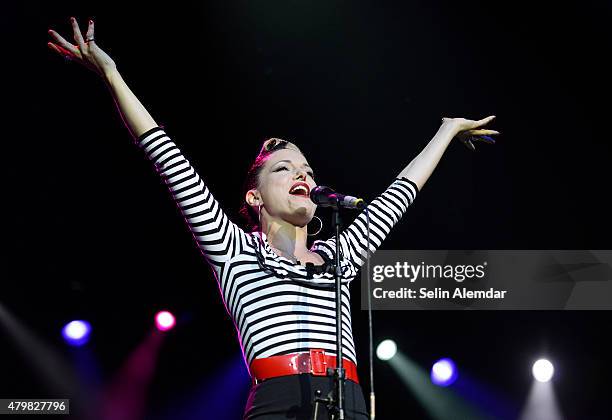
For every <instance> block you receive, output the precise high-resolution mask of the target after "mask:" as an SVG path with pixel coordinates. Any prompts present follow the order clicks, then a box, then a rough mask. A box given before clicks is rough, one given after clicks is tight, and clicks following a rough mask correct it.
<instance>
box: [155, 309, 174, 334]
mask: <svg viewBox="0 0 612 420" xmlns="http://www.w3.org/2000/svg"><path fill="white" fill-rule="evenodd" d="M175 324H176V320H175V319H174V315H172V314H171V313H170V312H168V311H160V312H158V313H157V315H155V326H156V327H157V329H158V330H160V331H168V330H171V329H172V328H173V327H174V325H175Z"/></svg>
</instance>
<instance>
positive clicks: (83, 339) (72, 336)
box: [62, 320, 91, 346]
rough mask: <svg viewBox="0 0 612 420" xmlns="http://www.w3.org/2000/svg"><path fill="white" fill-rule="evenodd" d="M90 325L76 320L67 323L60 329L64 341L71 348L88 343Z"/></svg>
mask: <svg viewBox="0 0 612 420" xmlns="http://www.w3.org/2000/svg"><path fill="white" fill-rule="evenodd" d="M90 333H91V325H89V322H87V321H82V320H76V321H71V322H69V323H67V324H66V325H65V326H64V328H63V329H62V335H63V336H64V340H66V342H67V343H68V344H70V345H72V346H82V345H83V344H85V343H87V342H88V341H89V334H90Z"/></svg>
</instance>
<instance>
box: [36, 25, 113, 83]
mask: <svg viewBox="0 0 612 420" xmlns="http://www.w3.org/2000/svg"><path fill="white" fill-rule="evenodd" d="M70 22H71V23H72V30H73V36H74V40H75V42H76V43H77V45H73V44H71V43H69V42H68V41H66V40H65V39H64V38H63V37H62V36H61V35H60V34H58V33H57V32H55V31H54V30H52V29H49V35H51V36H52V37H53V39H54V40H55V41H56V44H54V43H53V42H49V43H47V45H48V46H49V48H51V49H52V50H54V51H56V52H57V53H58V54H60V55H61V56H62V57H64V58H66V59H67V60H72V61H76V62H77V63H79V64H82V65H84V66H85V67H87V68H88V69H90V70H92V71H94V72H95V73H96V74H98V75H99V76H102V77H103V76H105V75H107V74H109V73H110V72H112V71H114V70H116V68H117V66H116V65H115V62H114V61H113V59H112V58H110V56H109V55H108V54H106V53H105V52H104V51H102V49H101V48H100V47H98V45H97V44H96V42H95V41H94V40H93V38H94V22H93V20H90V21H89V26H88V27H87V34H86V35H85V39H83V35H82V34H81V30H80V28H79V24H78V23H77V21H76V19H75V18H73V17H71V18H70ZM88 40H89V41H88Z"/></svg>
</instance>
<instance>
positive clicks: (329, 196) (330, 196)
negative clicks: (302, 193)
mask: <svg viewBox="0 0 612 420" xmlns="http://www.w3.org/2000/svg"><path fill="white" fill-rule="evenodd" d="M310 199H311V200H312V201H314V203H315V204H317V205H319V206H322V207H333V208H336V209H338V208H340V207H343V208H345V209H359V210H361V209H364V208H365V206H366V202H365V201H363V199H361V198H357V197H352V196H350V195H342V194H339V193H337V192H335V191H334V190H332V189H331V188H329V187H325V186H323V185H319V186H316V187H314V188H313V189H312V190H311V191H310Z"/></svg>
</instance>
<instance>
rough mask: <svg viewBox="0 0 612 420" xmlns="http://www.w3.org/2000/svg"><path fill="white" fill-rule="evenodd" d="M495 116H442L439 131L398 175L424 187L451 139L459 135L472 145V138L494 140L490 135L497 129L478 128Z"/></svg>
mask: <svg viewBox="0 0 612 420" xmlns="http://www.w3.org/2000/svg"><path fill="white" fill-rule="evenodd" d="M493 118H495V116H494V115H493V116H490V117H487V118H483V119H482V120H478V121H473V120H466V119H465V118H442V125H441V126H440V128H439V129H438V132H437V133H436V134H435V135H434V136H433V138H432V139H431V140H430V141H429V143H428V144H427V146H425V148H424V149H423V150H422V151H421V153H419V154H418V156H417V157H415V158H414V159H413V160H412V161H411V162H410V163H409V164H408V165H407V166H406V167H405V168H404V169H403V170H402V171H401V172H400V173H399V175H398V176H397V177H398V178H402V177H404V178H408V179H410V180H412V181H414V183H415V184H416V185H417V187H418V188H419V190H421V189H422V188H423V185H425V182H427V180H428V179H429V177H430V176H431V174H432V172H433V171H434V169H435V168H436V166H438V162H440V159H441V158H442V155H443V154H444V152H445V151H446V148H447V147H448V145H449V144H450V142H451V140H452V139H453V138H455V137H459V139H460V140H462V141H463V142H467V143H466V144H468V145H471V147H472V148H473V147H474V146H473V145H472V143H471V141H472V140H482V141H487V139H488V140H489V141H487V142H492V140H491V139H490V137H488V136H490V135H495V134H499V133H498V132H497V131H495V130H484V129H478V128H479V127H482V126H484V125H486V124H487V123H489V122H490V121H491V120H492V119H493Z"/></svg>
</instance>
